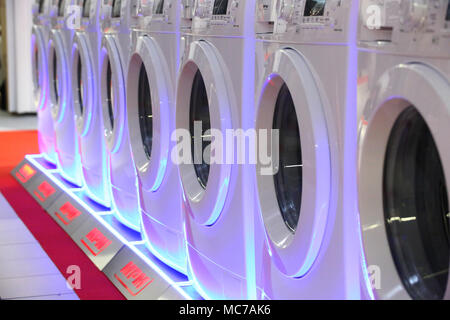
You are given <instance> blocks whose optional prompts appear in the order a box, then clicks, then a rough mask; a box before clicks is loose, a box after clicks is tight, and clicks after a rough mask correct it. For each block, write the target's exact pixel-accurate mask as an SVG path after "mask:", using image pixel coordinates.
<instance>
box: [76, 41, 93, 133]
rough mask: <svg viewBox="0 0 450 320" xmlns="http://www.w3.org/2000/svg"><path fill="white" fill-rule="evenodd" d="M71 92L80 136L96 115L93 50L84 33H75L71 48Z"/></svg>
mask: <svg viewBox="0 0 450 320" xmlns="http://www.w3.org/2000/svg"><path fill="white" fill-rule="evenodd" d="M72 62H73V63H72V72H71V75H72V82H71V83H72V92H73V103H74V104H73V106H74V111H75V123H76V126H77V130H78V133H79V134H80V135H81V136H84V135H86V134H87V132H88V130H89V126H90V124H91V123H92V121H95V120H93V117H95V116H96V114H97V113H96V112H94V108H95V107H96V104H95V101H96V94H97V93H96V87H95V84H96V71H95V66H94V57H93V51H92V49H91V48H90V46H89V41H88V39H87V37H86V35H85V34H79V33H77V34H75V37H74V41H73V48H72Z"/></svg>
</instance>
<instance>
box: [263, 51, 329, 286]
mask: <svg viewBox="0 0 450 320" xmlns="http://www.w3.org/2000/svg"><path fill="white" fill-rule="evenodd" d="M318 85H319V84H318V82H317V81H316V80H315V78H314V76H313V72H312V66H311V65H310V64H309V62H308V60H307V59H306V58H305V57H303V56H302V55H301V54H300V53H299V52H297V51H295V50H292V49H281V50H278V51H276V52H275V53H272V54H269V55H268V59H267V65H266V68H265V74H264V76H263V77H262V81H261V83H259V90H260V92H261V95H260V99H259V102H258V108H257V121H256V127H257V130H258V132H259V133H260V134H261V133H264V131H263V130H266V131H267V132H270V131H272V133H270V135H269V136H268V139H267V141H272V142H271V143H270V144H271V147H270V146H267V147H266V149H267V150H270V148H271V149H272V154H271V157H272V161H271V163H270V166H269V167H267V165H266V164H263V163H262V162H261V161H258V163H257V165H256V178H257V191H258V200H259V209H260V212H261V215H262V219H263V221H264V227H265V230H266V233H267V235H268V238H269V240H270V241H268V244H269V246H270V251H271V256H272V261H273V262H274V264H275V266H276V267H278V269H279V270H280V271H281V272H282V273H283V274H284V275H286V276H288V277H294V278H297V277H302V276H304V275H305V274H306V273H307V272H308V271H309V270H310V268H311V266H312V265H313V263H314V261H315V259H316V258H317V255H318V253H319V249H320V246H321V244H322V241H323V238H324V234H325V227H326V222H327V216H328V208H329V206H330V193H331V185H332V179H331V177H332V174H331V157H330V143H329V140H328V130H329V126H328V125H327V121H326V120H325V119H326V118H325V108H327V106H326V105H325V104H324V103H323V102H322V101H323V100H322V98H321V94H320V90H319V87H318ZM272 136H275V137H276V136H278V138H279V139H278V140H276V139H273V137H272ZM276 141H278V144H276ZM259 144H261V142H260V143H259ZM259 148H261V146H259ZM264 152H265V153H266V152H267V151H264ZM265 153H264V154H265ZM277 153H278V157H276V154H277ZM258 154H259V155H260V154H261V150H260V151H259V152H258ZM260 156H261V155H260ZM269 169H270V170H269Z"/></svg>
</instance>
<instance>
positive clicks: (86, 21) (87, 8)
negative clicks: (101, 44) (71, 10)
mask: <svg viewBox="0 0 450 320" xmlns="http://www.w3.org/2000/svg"><path fill="white" fill-rule="evenodd" d="M99 4H100V3H99V2H97V1H89V0H75V1H74V3H73V5H74V6H77V7H78V10H77V12H78V13H79V14H80V15H81V24H80V28H79V29H80V30H86V31H92V32H97V27H98V23H99V9H100V6H99Z"/></svg>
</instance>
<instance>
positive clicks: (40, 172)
mask: <svg viewBox="0 0 450 320" xmlns="http://www.w3.org/2000/svg"><path fill="white" fill-rule="evenodd" d="M11 174H12V175H13V177H14V178H15V179H16V180H17V182H19V183H20V184H21V185H22V186H23V187H24V188H25V190H27V192H28V193H29V194H30V195H31V196H32V197H33V198H34V199H35V200H36V201H37V202H38V203H39V204H40V205H41V206H42V208H43V209H44V210H45V211H46V212H47V213H48V214H49V215H50V216H51V217H52V218H53V219H54V220H55V221H56V223H57V224H58V225H59V226H60V227H61V228H62V229H63V230H64V231H66V233H67V234H68V235H69V236H70V237H71V238H72V239H73V241H75V243H76V244H77V245H78V246H79V247H80V248H81V250H83V252H84V253H85V254H86V255H87V256H88V257H89V259H90V260H91V261H92V262H93V263H94V264H95V265H96V266H97V268H98V269H99V270H101V271H102V272H103V273H104V274H105V275H106V276H107V277H108V278H109V279H110V280H111V282H112V283H113V284H114V285H115V286H116V287H117V289H118V290H119V291H120V292H121V293H122V294H123V295H124V296H125V297H126V298H127V299H129V300H201V299H202V297H201V296H200V295H199V294H198V293H197V292H196V291H195V289H194V288H193V286H192V283H191V282H190V281H189V280H188V278H187V277H186V276H185V275H183V274H181V273H179V272H177V271H175V270H174V269H172V268H170V267H169V266H167V265H166V264H164V263H163V262H162V261H160V260H159V259H158V258H156V257H155V256H154V255H153V254H151V252H150V251H149V250H148V249H147V247H146V245H145V241H143V239H142V237H141V235H140V233H138V232H136V231H134V230H131V229H129V228H127V227H126V226H124V225H122V224H121V223H120V222H119V221H118V220H117V219H116V218H115V217H114V215H113V212H112V211H111V210H110V209H109V208H106V207H103V206H101V205H99V204H97V203H95V202H94V201H92V200H90V199H89V198H88V197H87V196H86V193H85V192H84V190H83V188H78V187H76V186H74V185H72V184H71V183H69V182H67V181H66V180H64V178H63V177H62V176H61V174H60V173H59V170H58V169H57V168H56V167H55V166H54V165H52V164H50V163H48V162H47V161H46V160H45V159H44V158H43V156H41V155H28V156H26V157H25V159H24V160H23V161H22V162H21V163H20V164H19V165H18V166H17V167H16V168H15V169H14V170H13V171H12V172H11Z"/></svg>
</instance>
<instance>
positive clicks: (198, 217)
mask: <svg viewBox="0 0 450 320" xmlns="http://www.w3.org/2000/svg"><path fill="white" fill-rule="evenodd" d="M188 52H189V53H188V54H189V56H188V57H187V59H186V60H185V62H184V64H183V66H182V68H181V72H180V75H179V78H178V92H177V110H176V113H177V117H176V118H177V130H178V133H181V136H182V137H183V138H182V140H184V139H189V140H191V139H192V141H190V142H191V143H190V146H191V148H189V150H181V149H183V148H181V149H180V150H178V149H177V152H178V153H177V154H178V155H181V157H182V158H183V157H186V158H185V160H186V161H180V162H181V163H180V164H179V171H180V176H181V181H182V184H183V189H184V194H185V199H186V201H187V202H188V205H189V209H190V214H191V216H192V217H193V218H194V220H195V221H196V222H197V223H198V224H200V225H205V226H211V225H213V224H215V223H216V221H217V220H218V219H219V217H220V214H221V212H222V210H223V207H224V205H225V200H226V197H227V194H228V191H229V184H230V175H231V164H220V163H217V161H211V159H212V158H211V154H210V153H208V151H207V150H208V147H209V146H210V143H211V141H206V140H207V139H206V140H205V139H203V140H202V141H200V142H197V143H196V142H195V140H198V139H195V138H194V136H196V131H198V132H197V133H198V135H200V136H202V137H203V138H207V137H208V136H211V134H212V135H214V132H216V133H218V132H221V133H223V135H225V132H226V130H229V129H232V123H233V121H232V118H231V117H232V110H233V108H235V104H234V99H233V98H232V97H233V95H232V89H231V84H230V83H227V79H229V73H228V70H227V69H226V68H225V67H223V64H222V62H221V57H220V54H219V52H218V51H217V50H216V48H215V47H214V46H212V45H210V44H209V43H208V42H206V41H195V42H193V43H191V45H190V49H189V51H188ZM228 81H229V80H228ZM196 123H197V126H196ZM199 124H200V125H201V127H200V126H199ZM209 130H211V131H209ZM181 131H183V132H184V133H187V134H186V135H183V132H181ZM186 136H187V137H186ZM178 141H179V142H181V140H180V139H179V140H178ZM182 145H183V144H178V147H180V146H182ZM181 153H183V154H181Z"/></svg>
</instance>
